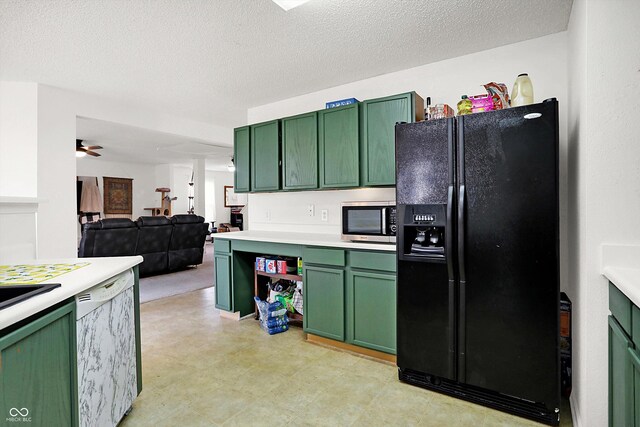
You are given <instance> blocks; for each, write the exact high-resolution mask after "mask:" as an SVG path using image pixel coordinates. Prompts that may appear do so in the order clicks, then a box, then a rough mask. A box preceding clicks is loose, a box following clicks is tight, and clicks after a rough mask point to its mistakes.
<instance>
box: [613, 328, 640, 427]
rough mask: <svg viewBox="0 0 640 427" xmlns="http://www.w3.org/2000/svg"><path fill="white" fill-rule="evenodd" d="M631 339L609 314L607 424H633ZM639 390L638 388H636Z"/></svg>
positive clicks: (626, 425)
mask: <svg viewBox="0 0 640 427" xmlns="http://www.w3.org/2000/svg"><path fill="white" fill-rule="evenodd" d="M632 348H633V343H632V342H631V339H630V338H629V337H628V336H627V334H626V333H625V331H624V330H623V329H622V327H621V326H620V324H619V323H618V322H617V321H616V319H615V318H614V317H613V316H609V426H610V427H628V426H633V425H634V424H633V413H634V408H633V405H634V390H633V380H634V375H633V364H632V362H631V354H630V352H629V349H632ZM638 391H639V392H640V390H638Z"/></svg>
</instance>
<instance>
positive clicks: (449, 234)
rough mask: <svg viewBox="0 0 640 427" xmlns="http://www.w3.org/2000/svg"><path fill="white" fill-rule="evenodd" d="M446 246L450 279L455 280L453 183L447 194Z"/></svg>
mask: <svg viewBox="0 0 640 427" xmlns="http://www.w3.org/2000/svg"><path fill="white" fill-rule="evenodd" d="M444 246H445V249H446V257H447V273H448V275H449V280H455V279H454V273H453V185H450V186H449V191H448V194H447V224H446V228H445V243H444Z"/></svg>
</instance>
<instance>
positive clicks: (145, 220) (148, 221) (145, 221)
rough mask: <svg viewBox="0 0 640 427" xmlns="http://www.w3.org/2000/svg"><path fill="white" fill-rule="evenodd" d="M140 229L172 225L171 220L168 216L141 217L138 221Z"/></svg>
mask: <svg viewBox="0 0 640 427" xmlns="http://www.w3.org/2000/svg"><path fill="white" fill-rule="evenodd" d="M136 224H138V227H150V226H154V225H171V220H170V219H169V218H167V217H166V216H141V217H140V218H138V219H137V220H136Z"/></svg>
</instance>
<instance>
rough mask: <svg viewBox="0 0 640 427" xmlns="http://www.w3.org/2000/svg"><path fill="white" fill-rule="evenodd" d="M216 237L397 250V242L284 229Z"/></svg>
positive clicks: (236, 232)
mask: <svg viewBox="0 0 640 427" xmlns="http://www.w3.org/2000/svg"><path fill="white" fill-rule="evenodd" d="M213 237H214V239H229V240H250V241H255V242H269V243H287V244H291V245H304V246H329V247H335V248H345V249H368V250H371V251H387V252H395V251H396V245H395V243H356V242H350V241H345V240H342V239H340V236H336V235H333V234H320V233H288V232H283V231H251V230H249V231H232V232H228V233H220V234H218V233H216V234H214V235H213Z"/></svg>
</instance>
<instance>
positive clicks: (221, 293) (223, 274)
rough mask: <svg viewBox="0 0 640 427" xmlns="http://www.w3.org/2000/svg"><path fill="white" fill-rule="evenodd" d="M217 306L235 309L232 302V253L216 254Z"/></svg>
mask: <svg viewBox="0 0 640 427" xmlns="http://www.w3.org/2000/svg"><path fill="white" fill-rule="evenodd" d="M214 262H215V264H214V269H215V275H216V277H215V278H216V308H218V309H220V310H226V311H233V307H232V304H231V301H232V300H231V255H215V257H214Z"/></svg>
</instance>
